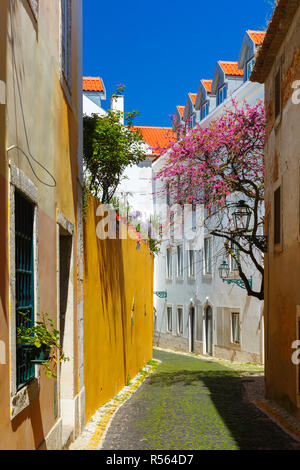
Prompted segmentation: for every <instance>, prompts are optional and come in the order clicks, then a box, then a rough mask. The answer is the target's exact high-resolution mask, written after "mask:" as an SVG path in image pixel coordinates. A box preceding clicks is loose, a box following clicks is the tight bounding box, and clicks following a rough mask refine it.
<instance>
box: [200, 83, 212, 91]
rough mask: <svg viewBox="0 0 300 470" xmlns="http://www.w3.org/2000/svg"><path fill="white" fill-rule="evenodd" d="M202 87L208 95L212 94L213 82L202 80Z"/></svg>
mask: <svg viewBox="0 0 300 470" xmlns="http://www.w3.org/2000/svg"><path fill="white" fill-rule="evenodd" d="M201 82H202V85H203V86H204V88H205V90H206V91H207V93H211V87H212V82H213V81H212V80H201Z"/></svg>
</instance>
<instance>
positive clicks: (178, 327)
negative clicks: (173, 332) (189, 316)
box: [177, 307, 183, 335]
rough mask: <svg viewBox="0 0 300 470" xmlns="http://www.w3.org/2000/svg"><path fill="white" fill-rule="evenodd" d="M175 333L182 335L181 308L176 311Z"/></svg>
mask: <svg viewBox="0 0 300 470" xmlns="http://www.w3.org/2000/svg"><path fill="white" fill-rule="evenodd" d="M177 333H178V334H179V335H183V308H182V307H178V309H177Z"/></svg>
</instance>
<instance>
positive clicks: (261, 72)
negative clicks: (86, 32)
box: [250, 0, 300, 83]
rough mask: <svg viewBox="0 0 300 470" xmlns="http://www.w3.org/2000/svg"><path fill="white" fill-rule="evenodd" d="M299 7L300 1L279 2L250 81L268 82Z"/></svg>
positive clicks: (287, 0)
mask: <svg viewBox="0 0 300 470" xmlns="http://www.w3.org/2000/svg"><path fill="white" fill-rule="evenodd" d="M299 7H300V4H299V0H279V2H278V4H277V6H276V8H275V10H274V13H273V16H272V19H271V21H270V23H269V26H268V29H267V33H266V36H265V38H264V41H263V43H262V45H261V47H260V48H259V52H258V54H257V57H256V62H255V65H254V68H253V70H252V73H251V75H250V81H252V82H258V83H264V82H265V81H266V78H267V77H268V75H269V73H270V71H271V68H272V66H273V64H274V61H275V59H276V57H277V54H278V52H279V50H280V47H281V45H282V43H283V41H284V39H285V37H286V35H287V33H288V31H289V28H290V26H291V22H292V20H293V17H294V15H295V13H296V11H297V10H298V8H299Z"/></svg>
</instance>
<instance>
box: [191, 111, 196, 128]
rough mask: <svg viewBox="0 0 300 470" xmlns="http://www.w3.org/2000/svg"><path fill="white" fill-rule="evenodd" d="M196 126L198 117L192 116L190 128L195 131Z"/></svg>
mask: <svg viewBox="0 0 300 470" xmlns="http://www.w3.org/2000/svg"><path fill="white" fill-rule="evenodd" d="M195 124H196V116H195V114H192V116H190V128H191V129H193V127H195Z"/></svg>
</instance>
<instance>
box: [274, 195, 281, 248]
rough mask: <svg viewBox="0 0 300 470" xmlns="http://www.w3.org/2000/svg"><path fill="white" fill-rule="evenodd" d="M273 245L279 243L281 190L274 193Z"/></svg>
mask: <svg viewBox="0 0 300 470" xmlns="http://www.w3.org/2000/svg"><path fill="white" fill-rule="evenodd" d="M274 243H275V245H278V244H280V243H281V190H280V187H279V188H278V189H276V191H275V192H274Z"/></svg>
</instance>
